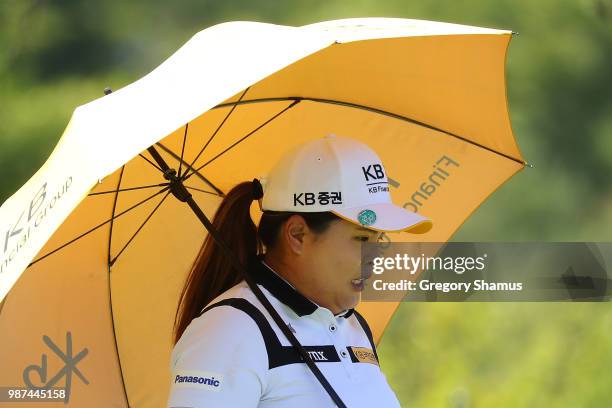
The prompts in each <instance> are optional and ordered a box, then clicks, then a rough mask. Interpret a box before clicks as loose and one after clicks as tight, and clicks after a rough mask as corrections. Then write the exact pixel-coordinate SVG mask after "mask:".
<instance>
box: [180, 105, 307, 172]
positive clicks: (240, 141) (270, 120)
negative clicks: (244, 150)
mask: <svg viewBox="0 0 612 408" xmlns="http://www.w3.org/2000/svg"><path fill="white" fill-rule="evenodd" d="M299 102H300V100H299V99H297V100H294V101H293V102H292V103H291V104H290V105H288V106H287V107H285V108H284V109H283V110H281V111H280V112H278V113H276V114H275V115H274V116H272V117H271V118H270V119H268V120H266V121H265V122H264V123H262V124H261V125H259V126H258V127H256V128H255V129H253V130H252V131H250V132H249V133H247V134H246V135H245V136H244V137H242V138H241V139H239V140H237V141H236V142H235V143H234V144H232V145H231V146H229V147H228V148H227V149H225V150H223V151H222V152H221V153H219V154H217V155H216V156H215V157H213V158H212V159H210V160H209V161H207V162H206V163H204V164H203V165H201V166H200V167H198V168H197V169H196V171H200V170H202V169H203V168H204V167H206V166H208V165H209V164H210V163H212V162H213V161H215V160H217V159H218V158H219V157H221V156H222V155H224V154H225V153H227V152H228V151H230V150H231V149H233V148H234V147H236V146H237V145H238V144H239V143H242V142H243V141H244V140H246V139H247V138H248V137H249V136H251V135H253V133H255V132H257V131H258V130H259V129H261V128H262V127H264V126H266V125H267V124H268V123H270V122H272V121H273V120H274V119H276V118H277V117H279V116H280V115H282V114H283V113H285V112H286V111H288V110H289V109H291V108H293V107H294V106H295V105H297V104H298V103H299ZM192 175H193V173H191V174H187V175H186V176H185V177H184V178H183V181H186V180H187V179H188V178H189V177H191V176H192Z"/></svg>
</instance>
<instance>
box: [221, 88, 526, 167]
mask: <svg viewBox="0 0 612 408" xmlns="http://www.w3.org/2000/svg"><path fill="white" fill-rule="evenodd" d="M300 100H303V101H311V102H318V103H327V104H332V105H341V106H346V107H350V108H357V109H363V110H367V111H370V112H373V113H378V114H380V115H385V116H389V117H392V118H395V119H399V120H403V121H405V122H410V123H412V124H415V125H418V126H422V127H425V128H428V129H431V130H435V131H437V132H441V133H444V134H446V135H449V136H452V137H455V138H457V139H460V140H462V141H464V142H467V143H470V144H472V145H474V146H478V147H480V148H482V149H485V150H488V151H490V152H492V153H495V154H498V155H500V156H503V157H505V158H507V159H510V160H512V161H515V162H517V163H519V164H522V165H526V163H525V161H523V160H521V159H517V158H516V157H512V156H510V155H508V154H505V153H502V152H498V151H497V150H495V149H491V148H490V147H487V146H484V145H482V144H480V143H477V142H474V141H473V140H469V139H467V138H465V137H463V136H459V135H456V134H454V133H452V132H449V131H447V130H443V129H440V128H437V127H435V126H433V125H429V124H427V123H425V122H421V121H418V120H416V119H411V118H409V117H407V116H402V115H399V114H397V113H393V112H388V111H385V110H382V109H378V108H374V107H371V106H366V105H360V104H357V103H352V102H345V101H338V100H334V99H323V98H310V97H305V96H286V97H276V98H258V99H248V100H246V101H236V102H225V103H222V104H219V105H216V106H213V107H212V108H211V109H217V108H224V107H227V106H231V105H243V104H249V103H265V102H280V101H300Z"/></svg>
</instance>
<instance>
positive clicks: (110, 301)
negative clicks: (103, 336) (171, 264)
mask: <svg viewBox="0 0 612 408" xmlns="http://www.w3.org/2000/svg"><path fill="white" fill-rule="evenodd" d="M124 171H125V164H124V165H123V166H121V172H120V173H119V180H118V181H117V190H118V191H117V194H115V197H114V199H113V210H112V212H111V221H110V228H109V231H108V249H107V254H106V256H107V258H106V267H107V268H108V305H109V308H110V318H111V327H112V328H113V341H114V343H115V356H117V365H118V366H119V375H120V376H121V385H122V388H123V397H124V398H125V402H126V405H128V406H129V405H130V402H129V398H128V394H127V388H126V386H125V379H124V377H123V367H122V365H121V359H120V358H119V344H118V343H117V333H116V329H115V314H114V313H113V290H112V285H111V268H110V257H111V247H112V243H113V227H114V224H115V223H114V218H115V211H116V209H117V199H118V198H119V193H118V192H119V190H120V187H121V181H122V180H123V172H124Z"/></svg>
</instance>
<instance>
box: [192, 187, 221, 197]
mask: <svg viewBox="0 0 612 408" xmlns="http://www.w3.org/2000/svg"><path fill="white" fill-rule="evenodd" d="M185 187H186V188H188V189H190V190H195V191H199V192H201V193H208V194H212V195H215V196H217V197H223V195H222V194H217V193H215V192H213V191H206V190H202V189H200V188H196V187H191V186H185Z"/></svg>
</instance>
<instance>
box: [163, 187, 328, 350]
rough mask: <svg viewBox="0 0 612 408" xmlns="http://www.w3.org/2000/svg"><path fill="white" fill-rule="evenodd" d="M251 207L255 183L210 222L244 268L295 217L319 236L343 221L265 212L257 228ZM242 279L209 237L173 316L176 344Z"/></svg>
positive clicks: (237, 192) (231, 195)
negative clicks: (222, 295)
mask: <svg viewBox="0 0 612 408" xmlns="http://www.w3.org/2000/svg"><path fill="white" fill-rule="evenodd" d="M252 203H253V183H252V182H251V181H245V182H242V183H239V184H237V185H236V186H235V187H234V188H232V189H231V190H230V191H229V192H228V193H227V194H226V195H225V197H224V198H223V201H222V202H221V204H220V205H219V207H218V208H217V211H216V212H215V215H214V218H213V219H212V220H211V223H212V225H213V227H214V228H215V230H217V231H218V233H219V235H220V236H221V237H222V239H223V240H224V241H225V242H226V244H227V245H228V246H229V247H230V248H231V250H232V253H233V255H234V256H236V257H238V260H239V261H240V263H241V264H242V265H246V263H247V261H248V259H249V258H250V257H252V256H255V255H257V254H260V253H262V252H263V249H264V246H265V248H273V247H274V246H275V245H276V241H277V237H278V232H279V230H280V228H281V226H282V225H283V223H284V222H285V221H286V220H287V219H288V218H289V217H291V216H292V215H294V214H299V215H300V216H302V217H303V218H304V221H305V222H306V224H307V225H308V228H310V229H311V230H313V231H314V232H315V233H317V234H320V233H323V232H325V230H327V228H328V227H329V225H330V223H331V222H332V221H335V220H340V218H339V217H338V216H336V215H335V214H333V213H331V212H291V211H264V212H263V214H262V216H261V220H260V222H259V228H258V227H256V226H255V223H254V222H253V220H252V219H251V214H250V208H251V204H252ZM242 279H243V278H242V276H241V273H240V272H239V271H238V270H236V269H235V268H234V267H233V266H232V263H231V262H230V261H229V259H228V255H227V254H226V253H225V252H224V251H223V250H222V249H221V248H219V246H218V245H217V243H216V242H215V241H214V239H213V238H212V236H211V235H210V234H208V235H207V236H206V238H205V239H204V243H203V244H202V247H201V248H200V251H199V252H198V255H197V256H196V259H195V261H194V263H193V265H192V267H191V271H190V273H189V275H188V276H187V278H186V281H185V285H184V286H183V290H182V291H181V295H180V298H179V301H178V305H177V309H176V314H175V316H174V336H173V342H174V344H176V343H177V342H178V340H179V339H180V338H181V336H182V335H183V332H184V331H185V329H186V328H187V326H188V325H189V323H191V320H193V319H194V318H195V317H197V316H198V315H199V314H200V311H201V310H202V309H203V308H204V307H205V306H206V305H208V304H209V303H210V302H211V301H212V300H213V299H215V298H216V297H217V296H219V295H220V294H221V293H223V292H225V291H226V290H228V289H229V288H231V287H232V286H234V285H236V284H237V283H239V282H240V281H242Z"/></svg>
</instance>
